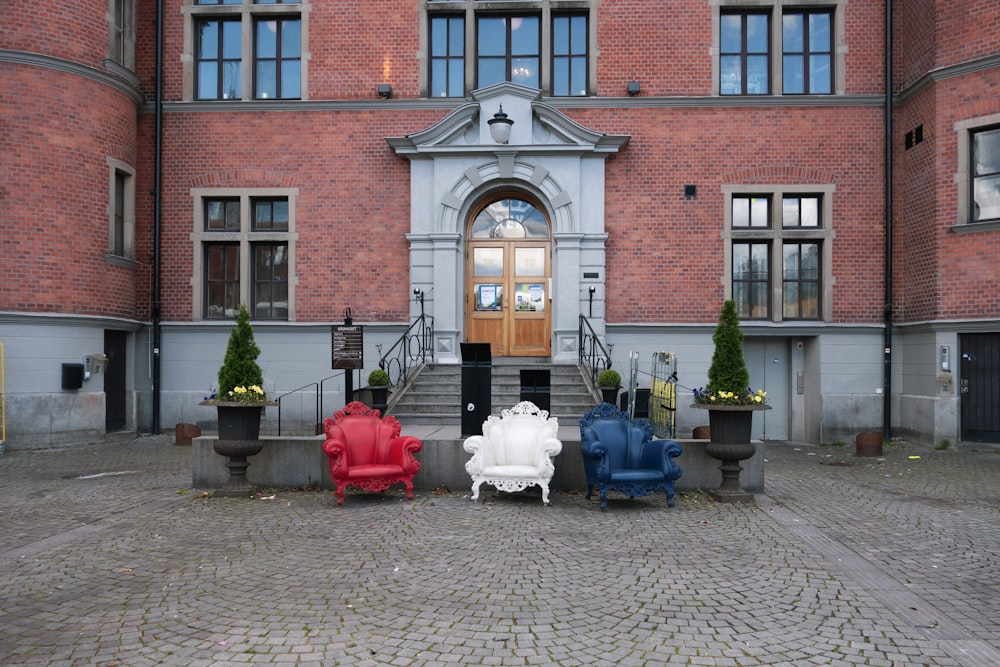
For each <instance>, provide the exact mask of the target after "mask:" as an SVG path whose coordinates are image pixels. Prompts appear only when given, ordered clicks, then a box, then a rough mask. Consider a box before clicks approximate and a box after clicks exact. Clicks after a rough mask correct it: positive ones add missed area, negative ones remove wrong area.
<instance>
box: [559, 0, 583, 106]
mask: <svg viewBox="0 0 1000 667" xmlns="http://www.w3.org/2000/svg"><path fill="white" fill-rule="evenodd" d="M552 94H553V95H586V94H587V16H586V14H572V15H568V16H554V17H553V18H552Z"/></svg>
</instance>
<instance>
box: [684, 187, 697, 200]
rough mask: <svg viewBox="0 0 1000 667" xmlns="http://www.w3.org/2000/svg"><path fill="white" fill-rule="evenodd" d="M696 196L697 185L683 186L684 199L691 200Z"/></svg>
mask: <svg viewBox="0 0 1000 667" xmlns="http://www.w3.org/2000/svg"><path fill="white" fill-rule="evenodd" d="M697 196H698V186H697V185H685V186H684V198H685V199H693V198H694V197H697Z"/></svg>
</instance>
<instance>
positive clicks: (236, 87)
mask: <svg viewBox="0 0 1000 667" xmlns="http://www.w3.org/2000/svg"><path fill="white" fill-rule="evenodd" d="M241 31H242V26H241V25H240V22H239V20H228V21H202V22H200V23H199V24H198V99H199V100H238V99H240V98H241V97H242V91H243V82H242V78H243V77H242V49H243V35H242V32H241Z"/></svg>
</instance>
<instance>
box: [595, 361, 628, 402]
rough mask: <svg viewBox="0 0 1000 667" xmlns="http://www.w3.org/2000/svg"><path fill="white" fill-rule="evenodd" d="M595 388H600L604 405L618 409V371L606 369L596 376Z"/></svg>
mask: <svg viewBox="0 0 1000 667" xmlns="http://www.w3.org/2000/svg"><path fill="white" fill-rule="evenodd" d="M597 386H598V387H600V388H601V396H602V398H603V399H604V402H605V403H610V404H611V405H614V406H615V407H618V405H617V401H618V390H619V389H621V387H622V376H621V375H620V374H619V373H618V371H616V370H614V369H611V368H606V369H604V370H603V371H601V373H600V375H598V376H597Z"/></svg>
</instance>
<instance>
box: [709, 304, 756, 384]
mask: <svg viewBox="0 0 1000 667" xmlns="http://www.w3.org/2000/svg"><path fill="white" fill-rule="evenodd" d="M712 342H713V343H715V352H714V353H713V354H712V365H711V366H709V368H708V385H706V386H705V390H706V391H707V392H708V393H709V394H718V393H719V392H725V393H726V395H728V394H729V393H733V394H737V395H741V394H744V393H746V392H747V388H748V387H749V386H750V373H749V371H747V364H746V361H745V360H744V359H743V332H742V331H740V317H739V315H737V314H736V302H735V301H733V300H732V299H729V300H727V301H725V302H723V304H722V312H721V313H719V324H718V326H716V327H715V333H714V334H712Z"/></svg>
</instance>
